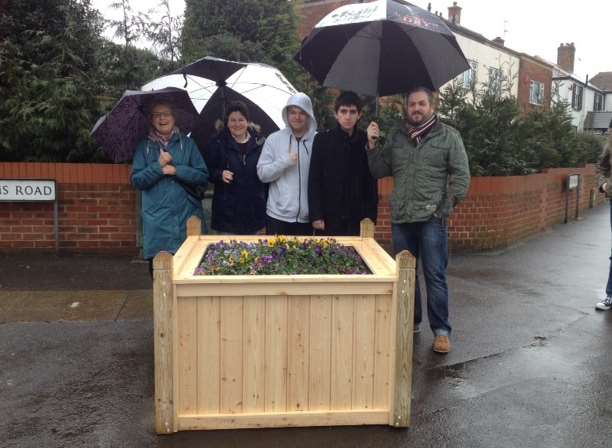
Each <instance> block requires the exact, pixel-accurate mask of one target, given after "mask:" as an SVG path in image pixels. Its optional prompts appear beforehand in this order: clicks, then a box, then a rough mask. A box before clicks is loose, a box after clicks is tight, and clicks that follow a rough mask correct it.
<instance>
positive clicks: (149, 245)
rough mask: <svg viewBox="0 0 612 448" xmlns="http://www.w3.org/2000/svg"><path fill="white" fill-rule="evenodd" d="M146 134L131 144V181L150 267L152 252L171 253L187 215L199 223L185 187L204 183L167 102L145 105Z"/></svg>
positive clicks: (199, 162)
mask: <svg viewBox="0 0 612 448" xmlns="http://www.w3.org/2000/svg"><path fill="white" fill-rule="evenodd" d="M150 115H151V129H150V131H149V135H148V136H147V138H145V139H144V140H143V141H142V142H140V144H139V145H138V148H137V149H136V153H135V155H134V160H133V165H132V184H133V185H134V187H136V188H137V189H139V190H141V191H142V224H143V231H144V241H143V246H144V247H143V250H144V258H145V260H149V270H150V272H151V274H152V272H153V265H152V261H153V257H155V255H157V254H158V253H159V252H160V251H167V252H170V253H172V254H174V253H175V252H176V251H177V250H178V248H179V247H180V245H181V244H182V243H183V241H185V238H186V233H187V229H186V227H187V220H188V219H189V218H190V217H192V216H197V217H198V218H200V219H201V220H202V223H203V222H204V212H203V210H202V202H201V201H200V199H199V198H196V197H194V196H193V195H192V194H190V193H189V192H188V191H189V188H190V187H194V186H197V185H202V186H205V185H206V183H207V182H208V169H207V167H206V163H205V162H204V159H203V158H202V155H201V154H200V151H199V150H198V147H197V146H196V144H195V143H194V141H193V140H192V139H191V138H189V137H186V136H184V135H183V134H181V132H180V130H179V129H178V128H177V127H176V126H175V123H176V120H175V117H174V112H173V110H172V105H171V104H168V103H164V102H158V103H154V104H153V105H152V107H151V113H150Z"/></svg>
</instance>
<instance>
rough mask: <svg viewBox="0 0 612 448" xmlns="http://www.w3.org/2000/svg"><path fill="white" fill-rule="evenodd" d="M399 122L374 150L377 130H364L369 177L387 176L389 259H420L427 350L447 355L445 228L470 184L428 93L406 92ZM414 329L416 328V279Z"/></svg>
mask: <svg viewBox="0 0 612 448" xmlns="http://www.w3.org/2000/svg"><path fill="white" fill-rule="evenodd" d="M404 114H405V122H404V123H401V124H400V125H399V127H398V128H397V129H395V130H394V131H393V132H391V133H390V135H389V136H388V137H387V140H386V141H385V145H384V147H383V148H378V147H377V140H378V138H379V136H380V129H379V127H378V124H377V123H375V122H372V123H370V125H369V126H368V148H369V152H368V162H369V166H370V171H371V172H372V175H373V176H374V177H377V178H380V177H385V176H393V180H394V186H393V192H392V194H391V221H392V228H391V230H392V238H393V249H394V251H395V253H396V254H397V253H398V252H400V251H402V250H406V249H407V250H409V251H410V252H411V253H412V255H414V257H415V258H417V260H418V259H419V258H420V259H421V264H422V268H423V274H424V276H425V285H426V286H427V312H428V317H429V324H430V326H431V329H432V331H433V333H434V343H433V350H434V351H435V352H437V353H448V352H450V350H451V343H450V339H449V336H450V333H451V325H450V321H449V317H448V284H447V279H446V276H447V266H448V228H447V221H448V217H449V215H450V214H451V212H452V210H453V207H454V206H455V205H457V203H459V201H461V200H463V199H464V198H465V196H466V194H467V191H468V188H469V183H470V171H469V164H468V158H467V154H466V152H465V148H464V147H463V142H462V140H461V136H460V135H459V133H458V132H457V131H456V130H455V129H453V128H452V127H450V126H447V125H445V124H443V123H442V122H440V120H439V119H438V116H437V115H436V114H435V113H434V106H433V93H432V92H431V91H430V90H429V89H427V88H424V87H419V88H416V89H413V90H412V91H410V92H408V95H407V97H406V104H405V111H404ZM415 283H416V291H415V314H414V320H415V329H418V326H419V324H420V322H421V318H422V311H421V295H420V288H419V281H418V276H417V278H416V282H415Z"/></svg>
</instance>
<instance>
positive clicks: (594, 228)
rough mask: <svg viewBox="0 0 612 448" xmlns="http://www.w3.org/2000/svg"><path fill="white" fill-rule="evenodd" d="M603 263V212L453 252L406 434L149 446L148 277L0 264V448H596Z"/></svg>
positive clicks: (420, 343)
mask: <svg viewBox="0 0 612 448" xmlns="http://www.w3.org/2000/svg"><path fill="white" fill-rule="evenodd" d="M609 255H610V227H609V210H608V207H607V204H606V205H604V206H601V207H598V208H597V209H595V210H592V211H590V212H588V213H586V214H585V219H584V220H583V221H580V222H577V223H576V222H573V223H570V224H567V225H559V226H556V227H555V228H553V229H552V230H551V231H548V232H546V233H544V234H541V235H538V236H537V237H534V238H531V239H530V240H528V241H526V242H523V243H521V244H520V245H518V246H516V247H513V248H510V249H508V250H504V251H500V252H491V253H485V254H454V255H453V256H452V257H451V265H450V287H451V293H452V298H451V319H452V323H453V326H454V330H453V343H454V350H453V352H452V353H450V354H449V355H448V356H439V355H436V354H434V353H432V352H431V350H430V346H431V341H432V336H431V334H430V332H429V331H428V330H427V329H424V330H423V332H422V333H421V334H418V335H416V336H415V354H414V361H413V362H414V365H413V367H414V390H413V393H414V397H413V402H412V412H413V419H412V426H411V427H410V428H408V429H393V428H389V427H384V426H373V427H334V428H330V427H323V428H292V429H270V430H234V431H206V432H205V431H200V432H185V433H179V434H175V435H171V436H161V437H158V436H156V435H155V433H154V430H153V398H152V396H153V343H152V320H151V292H150V290H149V289H148V286H149V285H150V283H149V279H148V273H147V266H146V265H145V264H142V263H137V262H133V260H130V259H129V258H125V257H107V258H100V257H53V256H51V257H50V256H37V257H31V256H25V255H20V256H16V255H11V256H6V255H2V256H0V272H1V277H0V284H1V285H2V287H0V341H2V343H1V344H0V366H1V369H0V397H2V399H1V400H0V446H1V447H7V448H9V447H10V448H13V447H20V448H21V447H39V446H44V447H74V446H85V447H201V446H206V447H247V446H248V447H262V448H263V447H266V448H268V447H320V448H322V447H328V446H333V447H334V448H342V447H453V448H454V447H466V448H476V447H482V448H490V447H500V448H501V447H509V448H510V447H550V448H558V447H567V448H570V447H572V448H573V447H610V446H612V351H611V350H610V342H611V341H612V312H607V313H606V312H603V313H602V312H596V311H595V310H594V304H595V302H596V300H597V299H598V298H601V297H602V294H603V287H604V285H605V281H606V279H607V273H608V256H609ZM26 266H29V267H26ZM62 276H67V280H65V281H61V280H59V279H61V278H62ZM58 278H59V279H58Z"/></svg>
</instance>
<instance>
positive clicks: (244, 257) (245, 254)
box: [240, 249, 251, 263]
mask: <svg viewBox="0 0 612 448" xmlns="http://www.w3.org/2000/svg"><path fill="white" fill-rule="evenodd" d="M249 258H251V254H250V253H249V252H248V251H247V250H246V249H243V250H242V252H240V263H246V262H248V261H249Z"/></svg>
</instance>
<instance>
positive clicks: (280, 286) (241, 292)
mask: <svg viewBox="0 0 612 448" xmlns="http://www.w3.org/2000/svg"><path fill="white" fill-rule="evenodd" d="M194 267H195V266H194ZM190 275H191V274H190ZM194 277H196V276H194ZM211 277H212V276H211ZM261 277H263V275H262V276H261ZM356 277H358V276H356ZM364 277H365V276H361V277H360V279H355V280H354V281H353V279H349V280H348V281H345V282H338V283H329V282H321V283H315V282H304V283H294V282H291V283H275V284H269V283H264V282H258V281H259V279H256V280H255V281H250V280H249V279H245V280H242V283H223V282H221V281H220V282H219V283H213V282H208V281H203V282H202V283H200V284H197V283H196V282H197V281H198V280H197V277H196V280H177V281H175V285H176V291H177V294H178V295H180V296H195V297H198V296H226V297H229V296H234V297H243V296H262V295H265V296H324V295H333V296H339V295H346V296H350V295H361V294H366V295H372V296H376V295H384V294H392V293H393V283H392V281H393V279H382V280H376V281H373V282H371V283H367V282H363V281H359V280H362V279H363V278H364Z"/></svg>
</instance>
